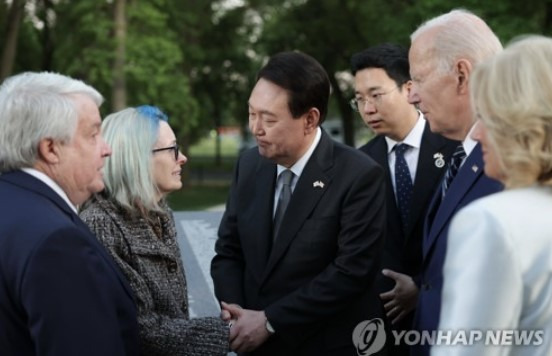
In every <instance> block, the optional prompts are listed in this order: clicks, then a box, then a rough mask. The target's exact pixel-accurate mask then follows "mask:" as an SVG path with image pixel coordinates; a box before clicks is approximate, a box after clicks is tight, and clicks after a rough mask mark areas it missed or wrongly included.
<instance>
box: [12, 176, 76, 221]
mask: <svg viewBox="0 0 552 356" xmlns="http://www.w3.org/2000/svg"><path fill="white" fill-rule="evenodd" d="M21 170H22V171H23V172H25V173H27V174H30V175H32V176H33V177H35V178H36V179H38V180H39V181H41V182H42V183H44V184H46V185H47V186H48V187H50V188H52V190H53V191H54V192H56V193H57V194H58V195H59V196H60V197H61V198H62V199H63V200H64V201H65V202H66V203H67V205H69V207H70V208H71V209H72V210H73V211H74V212H75V214H77V207H76V206H75V205H73V203H71V201H70V200H69V197H68V196H67V194H65V192H64V191H63V189H61V187H60V186H59V185H58V184H57V183H56V182H55V181H54V180H53V179H52V178H50V177H48V176H47V175H46V174H44V173H42V172H41V171H39V170H37V169H34V168H21Z"/></svg>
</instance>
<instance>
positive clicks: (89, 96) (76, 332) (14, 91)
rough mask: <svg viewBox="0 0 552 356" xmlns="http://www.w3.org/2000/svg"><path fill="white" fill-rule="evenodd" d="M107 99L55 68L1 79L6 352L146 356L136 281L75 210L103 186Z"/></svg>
mask: <svg viewBox="0 0 552 356" xmlns="http://www.w3.org/2000/svg"><path fill="white" fill-rule="evenodd" d="M102 101H103V98H102V96H101V95H100V93H98V92H97V91H96V90H95V89H94V88H92V87H90V86H89V85H86V84H85V83H83V82H81V81H79V80H75V79H71V78H69V77H66V76H63V75H60V74H55V73H23V74H20V75H16V76H14V77H11V78H8V79H7V80H6V81H5V82H4V83H3V84H2V86H1V87H0V127H2V129H1V130H0V173H1V175H0V197H1V198H0V350H2V354H6V355H22V356H26V355H57V356H59V355H62V356H63V355H67V356H69V355H138V332H137V322H136V308H135V305H134V302H133V298H132V293H131V290H130V287H129V286H128V284H127V282H126V280H125V278H124V277H123V275H122V274H121V273H120V271H119V270H118V268H117V266H116V265H115V263H114V262H113V260H112V259H111V257H110V256H109V254H108V253H107V252H106V251H105V249H104V248H103V247H102V246H101V245H100V244H99V242H98V241H97V240H96V238H95V237H94V236H93V235H92V233H91V232H90V230H88V228H87V227H86V226H85V225H84V224H83V223H82V221H81V220H80V219H79V217H78V215H77V214H76V212H77V206H78V205H80V204H82V203H83V202H84V201H86V200H87V199H88V198H89V197H90V196H91V194H92V193H94V192H98V191H101V190H102V189H103V188H104V185H103V181H102V166H103V163H104V159H105V158H106V157H107V156H109V155H110V154H111V150H110V148H109V146H108V145H107V144H106V143H105V141H104V140H103V139H102V136H101V133H100V124H101V118H100V114H99V111H98V107H99V106H100V104H101V103H102Z"/></svg>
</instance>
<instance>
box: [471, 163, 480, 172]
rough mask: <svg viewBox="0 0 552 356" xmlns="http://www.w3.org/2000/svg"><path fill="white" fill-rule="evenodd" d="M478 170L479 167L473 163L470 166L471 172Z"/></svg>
mask: <svg viewBox="0 0 552 356" xmlns="http://www.w3.org/2000/svg"><path fill="white" fill-rule="evenodd" d="M478 170H479V167H477V166H476V165H475V164H474V165H473V166H472V171H473V173H477V171H478Z"/></svg>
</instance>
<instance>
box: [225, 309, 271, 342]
mask: <svg viewBox="0 0 552 356" xmlns="http://www.w3.org/2000/svg"><path fill="white" fill-rule="evenodd" d="M220 305H221V308H222V311H221V314H220V317H221V318H222V320H224V321H226V322H228V323H229V325H230V336H229V340H230V349H231V350H232V351H236V352H248V351H253V350H255V349H256V348H257V347H259V346H260V345H261V344H262V343H263V342H265V341H266V340H267V339H268V337H269V336H270V333H269V332H268V330H267V329H266V315H265V313H264V311H262V310H261V311H259V310H250V309H243V308H242V307H240V306H239V305H237V304H228V303H225V302H221V303H220Z"/></svg>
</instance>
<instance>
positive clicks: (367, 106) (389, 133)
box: [351, 43, 458, 356]
mask: <svg viewBox="0 0 552 356" xmlns="http://www.w3.org/2000/svg"><path fill="white" fill-rule="evenodd" d="M351 70H352V73H353V75H354V76H355V81H354V87H355V98H354V99H353V100H351V106H352V108H353V109H354V110H355V111H357V112H359V113H360V115H361V116H362V119H363V120H364V122H365V123H366V125H367V126H368V127H370V128H371V129H372V131H374V132H375V133H376V134H377V136H376V137H374V138H373V139H372V140H370V141H369V142H368V143H367V144H366V145H364V146H362V147H361V148H360V150H361V151H363V152H365V153H367V154H368V155H370V157H372V158H373V159H374V160H375V161H376V162H378V163H379V164H380V165H381V166H382V167H383V169H384V172H385V177H386V183H387V187H386V200H387V201H386V204H387V233H386V235H385V247H384V253H383V259H382V267H383V268H384V270H383V273H382V274H380V278H378V288H379V292H380V293H381V294H380V295H381V298H382V299H383V301H384V303H386V304H385V309H386V311H387V317H388V321H389V322H390V323H392V327H393V329H395V330H411V328H412V318H413V313H412V310H413V309H414V306H415V299H406V300H399V301H397V300H395V299H394V296H395V294H396V292H397V291H398V293H400V291H401V290H403V289H405V288H407V286H408V285H414V281H413V279H419V277H420V276H419V274H420V270H421V266H422V237H423V225H424V224H423V222H424V218H425V215H426V211H427V208H428V205H429V202H430V199H431V196H432V194H433V192H434V190H435V189H436V187H437V186H438V184H439V182H440V179H441V177H442V176H443V173H444V171H445V169H444V167H445V162H446V160H448V159H449V158H450V156H451V154H452V151H453V150H454V147H456V145H457V144H458V143H457V142H455V141H451V140H448V139H445V138H444V137H442V136H440V135H438V134H434V133H432V132H431V131H430V130H429V125H427V124H426V121H425V119H424V117H423V115H422V114H421V113H420V112H418V111H417V110H416V107H415V106H414V105H412V104H410V103H409V102H408V93H409V91H410V87H411V85H412V82H411V81H410V74H409V65H408V51H407V50H406V49H405V48H403V47H400V46H397V45H394V44H390V43H386V44H382V45H378V46H374V47H370V48H368V49H365V50H364V51H362V52H359V53H356V54H355V55H353V57H352V58H351ZM401 145H406V148H404V151H401V152H399V151H400V149H401ZM399 155H402V157H399ZM401 159H404V161H402V162H403V163H405V164H406V170H405V171H404V172H406V173H407V174H406V178H405V179H407V182H406V183H403V182H401V177H400V174H401V172H400V171H401V169H403V168H402V167H401V165H400V164H401ZM401 184H403V185H405V184H406V185H407V187H406V188H407V191H405V193H404V194H405V195H406V197H405V198H406V199H404V201H402V200H401V197H400V196H399V195H398V194H397V192H401V190H400V186H401ZM405 302H406V303H405ZM388 345H389V346H390V350H391V351H392V355H395V356H399V355H408V354H409V350H408V348H407V346H406V345H405V344H402V345H399V346H397V345H395V343H394V340H393V338H391V337H389V338H388Z"/></svg>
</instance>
